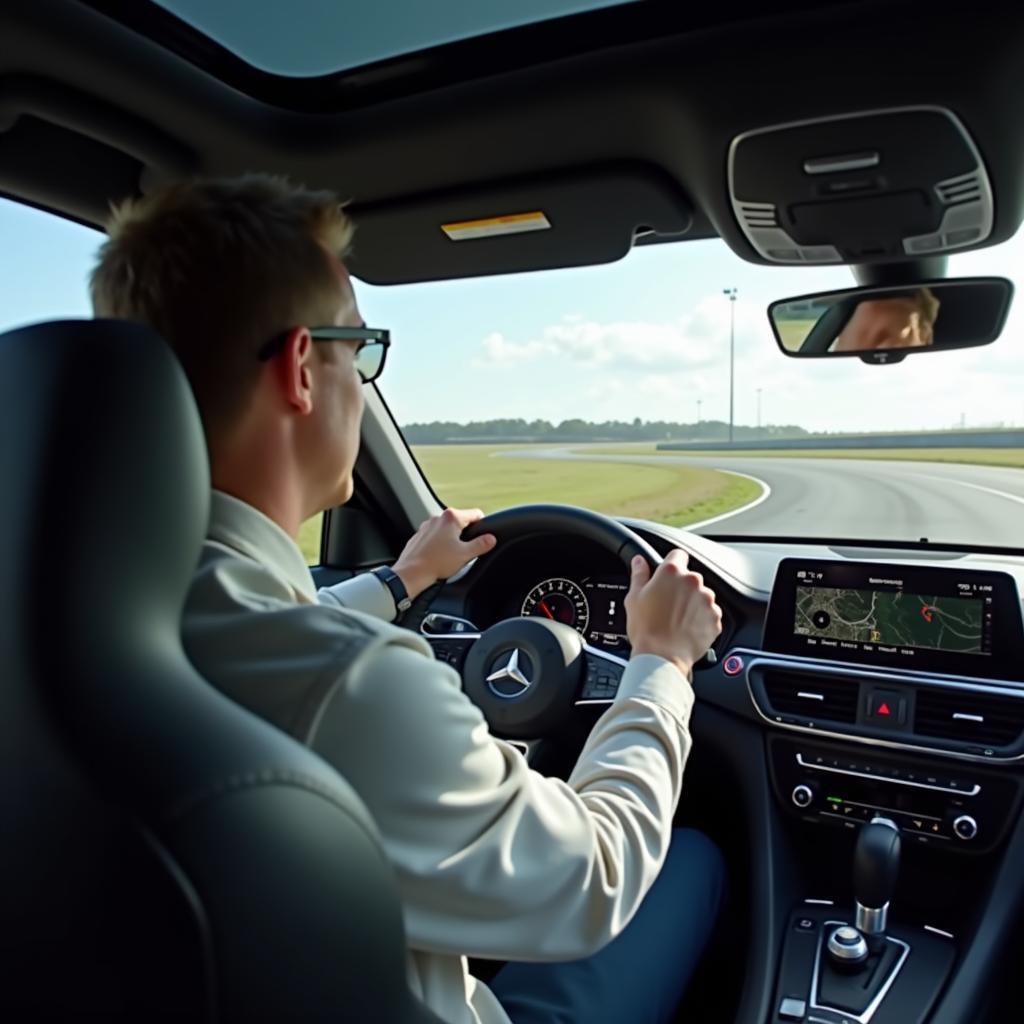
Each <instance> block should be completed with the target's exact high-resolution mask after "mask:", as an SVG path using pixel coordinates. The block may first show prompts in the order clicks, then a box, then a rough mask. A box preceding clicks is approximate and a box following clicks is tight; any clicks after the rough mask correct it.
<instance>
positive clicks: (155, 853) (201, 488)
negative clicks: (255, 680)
mask: <svg viewBox="0 0 1024 1024" xmlns="http://www.w3.org/2000/svg"><path fill="white" fill-rule="evenodd" d="M0 409H2V410H3V425H4V431H3V438H2V440H0V480H2V481H3V501H2V502H0V566H2V567H3V572H2V574H0V595H2V601H0V607H2V608H3V613H4V614H3V618H2V621H0V678H2V688H0V801H2V802H0V815H2V821H3V838H2V840H0V887H2V897H0V906H2V907H3V914H2V927H0V957H2V961H0V962H2V963H3V970H2V972H0V975H2V977H3V979H4V980H3V983H2V984H0V1017H2V1018H3V1019H5V1020H11V1021H14V1020H17V1021H27V1020H34V1019H45V1020H54V1019H61V1020H66V1019H73V1018H74V1017H76V1016H90V1017H93V1018H95V1019H97V1020H100V1019H102V1020H107V1021H110V1020H118V1019H121V1020H131V1021H133V1022H141V1021H154V1020H161V1019H169V1018H172V1017H173V1018H177V1019H188V1020H196V1021H221V1020H229V1021H242V1020H259V1019H265V1020H284V1019H289V1018H295V1017H301V1018H302V1019H310V1020H316V1019H321V1018H322V1019H325V1020H326V1019H330V1020H332V1021H341V1020H353V1021H371V1020H372V1021H375V1022H377V1021H385V1022H390V1021H395V1022H398V1021H401V1022H403V1024H407V1022H420V1021H424V1022H426V1021H436V1018H435V1017H434V1015H433V1014H431V1013H429V1012H428V1011H426V1010H424V1009H423V1008H422V1006H420V1004H418V1003H417V1002H416V1001H415V1000H414V999H413V997H412V995H411V993H410V991H409V988H408V985H407V982H406V977H405V944H404V933H403V927H402V919H401V908H400V904H399V902H398V898H397V895H396V889H395V884H394V880H393V877H392V873H391V871H390V868H389V866H388V864H387V862H386V860H385V858H384V856H383V854H382V851H381V848H380V845H379V841H378V839H377V837H376V833H375V831H374V826H373V823H372V822H371V820H370V818H369V816H368V814H367V813H366V811H365V808H364V807H363V806H362V804H361V803H360V801H359V800H358V798H357V797H356V796H355V794H354V793H353V791H352V790H351V789H350V788H349V787H348V786H347V785H346V784H345V782H344V781H343V780H342V779H341V778H340V777H339V776H338V775H337V773H336V772H334V771H333V770H332V769H331V768H330V767H329V766H328V765H326V764H325V763H324V762H322V761H321V760H320V759H319V758H317V757H316V756H315V755H314V754H312V753H311V752H310V751H308V750H306V749H304V748H303V747H302V746H300V745H299V744H297V743H295V742H294V741H292V740H291V739H289V738H288V737H287V736H285V735H284V734H282V733H280V732H278V731H277V730H275V729H274V728H272V727H271V726H269V725H267V724H266V723H264V722H262V721H260V720H259V719H257V718H256V717H255V716H253V715H252V714H250V713H249V712H247V711H245V710H244V709H242V708H240V707H238V706H236V705H234V704H233V703H231V702H230V701H228V700H227V699H226V698H225V697H223V696H222V695H220V694H219V693H217V692H216V691H215V690H214V689H213V688H212V687H211V686H210V685H208V684H207V683H206V682H205V681H204V680H203V679H201V678H200V677H199V676H198V675H197V674H196V672H195V670H194V669H193V668H192V666H191V665H190V664H189V662H188V661H187V659H186V657H185V655H184V653H183V650H182V646H181V640H180V619H181V610H182V606H183V603H184V600H185V596H186V592H187V588H188V585H189V581H190V578H191V575H192V572H193V569H194V567H195V565H196V562H197V558H198V554H199V547H200V544H201V541H202V537H203V534H204V532H205V529H206V522H207V513H208V502H209V482H208V468H207V463H206V453H205V445H204V442H203V437H202V432H201V428H200V423H199V418H198V415H197V412H196V409H195V405H194V403H193V400H192V395H191V392H190V391H189V388H188V385H187V382H186V381H185V378H184V375H183V374H182V372H181V370H180V368H179V366H178V364H177V362H176V360H175V359H174V357H173V354H172V353H171V352H170V350H169V349H168V347H167V346H166V345H165V344H164V343H163V342H162V341H161V340H160V339H159V338H158V337H156V336H155V335H153V334H152V333H151V332H149V331H147V330H146V329H145V328H143V327H140V326H137V325H133V324H128V323H123V322H112V321H69V322H58V323H47V324H39V325H36V326H32V327H26V328H23V329H20V330H15V331H11V332H9V333H7V334H4V335H0Z"/></svg>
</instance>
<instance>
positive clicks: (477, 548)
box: [392, 508, 497, 598]
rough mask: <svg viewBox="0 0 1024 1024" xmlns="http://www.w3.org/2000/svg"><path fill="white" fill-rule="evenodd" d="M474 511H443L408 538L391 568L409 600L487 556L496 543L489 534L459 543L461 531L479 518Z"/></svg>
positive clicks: (477, 511) (471, 509)
mask: <svg viewBox="0 0 1024 1024" xmlns="http://www.w3.org/2000/svg"><path fill="white" fill-rule="evenodd" d="M483 515H484V514H483V512H481V511H480V509H478V508H446V509H445V510H444V511H443V512H441V513H440V514H439V515H436V516H431V517H430V518H429V519H428V520H427V521H426V522H424V523H423V524H422V525H421V526H420V528H419V529H418V530H417V531H416V532H415V533H414V534H413V535H412V537H410V538H409V543H408V544H406V545H405V548H404V549H403V550H402V553H401V554H400V555H399V556H398V561H397V562H395V564H394V565H393V566H392V568H393V569H394V571H395V572H396V573H398V576H399V578H400V579H401V581H402V583H403V584H405V589H406V590H407V591H409V597H411V598H415V597H417V596H418V595H419V594H422V593H423V591H424V590H426V589H427V587H429V586H432V585H433V584H434V583H436V582H437V581H438V580H443V579H447V578H448V577H449V576H453V575H454V574H455V573H457V572H458V571H459V570H460V569H461V568H462V567H463V566H464V565H465V564H466V563H467V562H469V561H471V560H472V559H474V558H479V557H480V555H485V554H487V552H488V551H490V550H491V549H492V548H493V547H494V545H495V544H496V543H497V538H496V537H495V536H494V534H492V533H485V534H483V535H482V536H480V537H477V538H476V539H475V540H471V541H463V540H461V539H460V538H461V535H462V531H463V530H464V529H465V528H466V527H467V526H470V525H472V524H473V523H475V522H477V520H479V519H482V518H483Z"/></svg>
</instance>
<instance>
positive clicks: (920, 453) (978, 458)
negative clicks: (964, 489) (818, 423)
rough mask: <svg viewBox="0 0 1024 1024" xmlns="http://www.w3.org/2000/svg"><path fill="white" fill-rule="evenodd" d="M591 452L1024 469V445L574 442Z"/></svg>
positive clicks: (578, 446)
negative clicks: (691, 447)
mask: <svg viewBox="0 0 1024 1024" xmlns="http://www.w3.org/2000/svg"><path fill="white" fill-rule="evenodd" d="M573 451H578V452H580V453H586V454H588V455H685V456H686V457H687V458H689V457H690V456H693V457H694V458H713V459H730V458H735V459H739V458H745V459H894V460H898V461H903V462H906V461H911V462H964V463H970V464H973V465H976V466H1010V467H1016V468H1019V469H1024V448H845V449H835V448H816V449H796V450H784V449H774V450H769V451H761V450H759V449H756V448H755V449H739V448H737V449H735V450H729V451H725V450H720V451H699V452H687V451H676V452H672V451H658V450H657V449H656V448H655V446H654V445H653V444H616V445H594V446H593V447H591V446H590V445H573Z"/></svg>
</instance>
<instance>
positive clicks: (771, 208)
mask: <svg viewBox="0 0 1024 1024" xmlns="http://www.w3.org/2000/svg"><path fill="white" fill-rule="evenodd" d="M739 209H740V214H741V215H742V217H743V219H744V221H746V224H747V227H750V228H774V227H778V225H779V218H778V215H777V213H776V211H775V204H774V203H740V204H739Z"/></svg>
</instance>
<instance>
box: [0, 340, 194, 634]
mask: <svg viewBox="0 0 1024 1024" xmlns="http://www.w3.org/2000/svg"><path fill="white" fill-rule="evenodd" d="M0 406H2V408H3V409H4V417H5V419H6V420H7V422H8V423H11V424H17V425H18V431H19V437H18V438H17V443H16V444H6V445H4V446H3V456H2V459H3V463H4V465H3V466H2V470H0V471H2V473H3V477H2V478H3V479H4V480H5V481H11V482H12V484H13V482H14V481H17V486H16V493H17V500H16V501H11V502H7V503H4V506H3V507H2V508H0V536H2V538H3V539H2V540H0V545H2V549H3V551H4V556H3V563H4V564H6V565H12V564H13V565H17V564H19V563H20V564H21V565H22V568H23V570H24V571H23V572H16V573H14V574H13V578H8V582H7V586H11V587H15V588H17V589H16V590H15V591H14V592H13V593H10V594H9V595H8V597H9V598H11V599H13V600H15V601H20V600H24V598H25V595H26V593H27V589H28V584H29V582H30V581H29V575H30V574H31V578H32V580H34V581H35V582H36V583H42V584H43V585H44V586H47V587H48V588H50V590H49V593H48V594H47V595H46V600H47V601H48V602H51V607H52V610H53V613H54V615H55V617H57V618H59V619H61V620H62V621H61V626H62V628H81V629H84V630H89V631H91V632H92V634H93V635H96V632H95V631H99V632H100V634H102V633H103V632H104V631H107V630H111V629H114V630H117V631H118V632H119V633H120V634H121V637H122V639H123V638H124V637H125V636H128V635H132V634H134V635H137V636H142V635H143V634H148V638H150V639H151V636H152V634H151V630H152V629H153V628H159V627H158V624H162V627H163V628H167V627H168V626H169V625H173V628H175V629H176V628H177V623H178V622H179V621H180V612H181V608H182V605H183V604H184V600H185V595H186V592H187V589H188V586H189V582H190V580H191V577H192V574H193V571H194V569H195V565H196V562H197V559H198V555H199V548H200V544H201V543H202V538H203V536H204V534H205V531H206V525H207V518H208V514H209V469H208V464H207V457H206V445H205V442H204V438H203V433H202V427H201V424H200V420H199V415H198V412H197V409H196V406H195V401H194V399H193V397H192V392H191V390H190V388H189V385H188V382H187V380H186V379H185V375H184V373H183V371H182V370H181V367H180V366H179V364H178V362H177V360H176V359H175V357H174V354H173V353H172V352H171V350H170V349H169V347H168V346H167V345H166V343H165V342H164V341H163V340H162V339H161V338H159V337H158V336H157V335H156V334H155V333H153V332H152V331H151V330H149V329H148V328H146V327H143V326H141V325H138V324H133V323H128V322H125V321H116V320H68V321H57V322H52V323H42V324H36V325H33V326H29V327H23V328H20V329H18V330H14V331H10V332H8V333H6V334H4V335H0ZM12 463H15V464H12ZM25 557H27V559H28V562H27V563H25V562H23V561H22V559H23V558H25ZM112 581H116V587H113V586H110V585H109V584H110V583H111V582H112ZM5 589H6V588H5ZM58 605H62V606H64V607H65V608H66V609H67V610H68V611H69V612H71V613H73V614H68V615H62V614H60V608H59V607H57V606H58Z"/></svg>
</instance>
